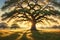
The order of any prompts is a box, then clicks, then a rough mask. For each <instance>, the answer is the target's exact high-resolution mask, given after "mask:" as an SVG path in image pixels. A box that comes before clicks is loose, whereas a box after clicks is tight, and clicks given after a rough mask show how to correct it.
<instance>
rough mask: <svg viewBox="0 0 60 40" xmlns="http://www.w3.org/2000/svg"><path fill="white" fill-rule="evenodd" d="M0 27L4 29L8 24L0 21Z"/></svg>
mask: <svg viewBox="0 0 60 40" xmlns="http://www.w3.org/2000/svg"><path fill="white" fill-rule="evenodd" d="M0 28H3V29H5V28H8V26H7V24H6V23H4V22H2V23H0Z"/></svg>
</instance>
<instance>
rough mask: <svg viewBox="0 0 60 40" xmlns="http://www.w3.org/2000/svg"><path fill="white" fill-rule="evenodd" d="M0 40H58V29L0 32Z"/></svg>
mask: <svg viewBox="0 0 60 40" xmlns="http://www.w3.org/2000/svg"><path fill="white" fill-rule="evenodd" d="M0 40H60V30H59V29H40V30H38V31H35V30H33V31H31V30H20V29H16V30H8V29H5V30H0Z"/></svg>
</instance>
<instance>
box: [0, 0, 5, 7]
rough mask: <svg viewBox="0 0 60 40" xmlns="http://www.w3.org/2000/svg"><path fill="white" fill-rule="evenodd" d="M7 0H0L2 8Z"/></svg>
mask: <svg viewBox="0 0 60 40" xmlns="http://www.w3.org/2000/svg"><path fill="white" fill-rule="evenodd" d="M4 2H5V0H0V8H1V7H2V5H3V4H4Z"/></svg>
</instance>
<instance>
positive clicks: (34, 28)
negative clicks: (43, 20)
mask: <svg viewBox="0 0 60 40" xmlns="http://www.w3.org/2000/svg"><path fill="white" fill-rule="evenodd" d="M31 30H37V29H36V23H35V22H32V26H31Z"/></svg>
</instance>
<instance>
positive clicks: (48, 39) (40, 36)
mask: <svg viewBox="0 0 60 40" xmlns="http://www.w3.org/2000/svg"><path fill="white" fill-rule="evenodd" d="M31 33H32V38H33V39H34V40H60V34H56V33H41V32H39V31H35V30H33V31H31Z"/></svg>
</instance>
